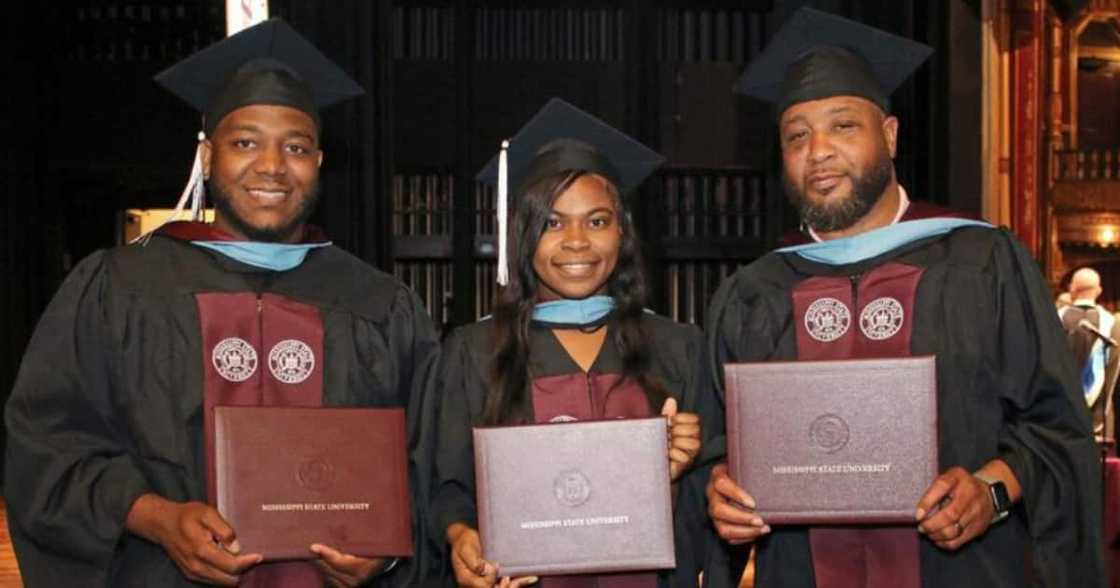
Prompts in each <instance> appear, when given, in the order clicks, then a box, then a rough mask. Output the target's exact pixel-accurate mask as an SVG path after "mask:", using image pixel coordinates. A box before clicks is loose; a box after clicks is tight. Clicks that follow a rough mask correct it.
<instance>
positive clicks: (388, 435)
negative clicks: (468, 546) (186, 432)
mask: <svg viewBox="0 0 1120 588" xmlns="http://www.w3.org/2000/svg"><path fill="white" fill-rule="evenodd" d="M214 424H215V448H216V451H215V472H216V482H217V490H218V492H217V505H216V506H217V509H218V512H220V513H221V514H222V516H223V517H225V519H226V520H227V521H229V523H230V525H232V526H233V529H234V531H235V532H236V533H237V539H238V541H239V542H240V543H241V551H242V553H260V554H262V555H263V556H264V557H265V559H266V560H278V559H315V558H317V557H318V556H317V555H315V554H314V553H312V552H311V551H309V550H308V547H309V546H310V545H311V544H312V543H322V544H324V545H328V546H330V547H333V548H335V549H338V550H340V551H342V552H343V553H349V554H351V555H357V556H362V557H385V556H410V555H412V514H411V508H410V498H409V489H408V457H407V453H406V447H407V435H406V432H405V418H404V410H402V409H399V408H392V409H373V408H284V407H232V406H218V407H215V408H214Z"/></svg>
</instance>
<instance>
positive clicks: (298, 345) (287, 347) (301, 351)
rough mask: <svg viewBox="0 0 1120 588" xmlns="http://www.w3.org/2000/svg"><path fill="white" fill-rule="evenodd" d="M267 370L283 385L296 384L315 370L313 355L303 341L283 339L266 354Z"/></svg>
mask: <svg viewBox="0 0 1120 588" xmlns="http://www.w3.org/2000/svg"><path fill="white" fill-rule="evenodd" d="M268 370H269V371H270V372H272V375H273V377H275V378H276V379H277V380H280V381H281V382H284V383H285V384H298V383H300V382H302V381H304V380H306V379H307V378H308V376H310V375H311V372H312V371H314V370H315V353H314V352H312V351H311V348H310V347H308V346H307V344H306V343H304V342H303V341H297V340H295V339H285V340H283V341H281V342H279V343H277V344H276V345H274V346H273V347H272V351H270V352H269V353H268Z"/></svg>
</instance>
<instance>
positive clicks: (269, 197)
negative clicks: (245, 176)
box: [245, 188, 291, 204]
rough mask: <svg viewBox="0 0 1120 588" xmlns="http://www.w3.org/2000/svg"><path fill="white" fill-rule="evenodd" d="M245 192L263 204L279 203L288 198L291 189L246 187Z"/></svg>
mask: <svg viewBox="0 0 1120 588" xmlns="http://www.w3.org/2000/svg"><path fill="white" fill-rule="evenodd" d="M245 192H246V193H248V194H249V196H250V197H252V198H253V199H255V200H257V201H259V202H261V203H262V204H277V203H279V202H280V201H282V200H284V199H285V198H287V197H288V194H290V193H291V190H289V189H284V188H246V189H245Z"/></svg>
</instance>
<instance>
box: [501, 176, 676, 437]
mask: <svg viewBox="0 0 1120 588" xmlns="http://www.w3.org/2000/svg"><path fill="white" fill-rule="evenodd" d="M584 175H588V172H582V171H569V172H563V173H559V174H555V175H552V176H548V177H545V178H542V179H540V180H538V181H536V182H535V183H533V184H531V185H529V186H527V187H526V188H525V189H524V190H523V191H522V193H521V194H520V196H519V197H518V198H516V199H514V205H513V211H512V217H511V219H510V220H511V222H510V226H509V239H508V243H509V244H510V245H509V246H510V256H509V259H510V275H509V284H508V285H507V286H506V287H505V288H502V289H501V290H500V291H499V292H498V296H497V300H496V302H495V305H494V312H493V321H494V337H495V345H494V349H495V352H494V356H493V359H492V361H491V364H490V383H491V386H490V390H489V393H488V394H487V396H486V405H485V409H484V413H483V414H484V420H485V422H486V423H487V424H490V425H498V424H510V423H526V422H529V421H530V420H531V415H532V400H531V395H530V391H529V390H530V382H531V377H530V374H529V351H530V349H529V347H530V343H529V341H530V338H529V337H530V323H531V321H532V317H533V307H534V305H535V304H536V303H537V291H538V289H539V288H540V279H539V278H538V277H537V274H536V271H535V270H534V269H533V256H534V255H536V251H537V244H538V242H539V241H540V238H541V235H543V234H544V230H545V226H546V224H547V222H548V219H549V216H550V215H551V214H552V206H553V204H554V203H555V202H556V199H557V198H559V197H560V195H561V194H563V193H564V192H565V191H567V189H568V188H570V187H571V186H572V184H574V183H575V181H576V180H578V179H579V178H580V177H582V176H584ZM599 177H602V176H599ZM604 180H605V178H604ZM603 184H604V185H605V186H606V187H607V192H608V193H609V194H610V196H611V200H612V201H613V202H614V208H615V213H616V214H615V216H616V218H617V222H618V223H619V230H620V232H621V239H620V241H619V250H618V262H617V264H616V265H615V268H614V272H613V273H611V276H610V278H609V279H608V280H607V294H608V295H610V296H612V297H614V299H615V308H614V311H613V313H612V316H611V320H610V323H609V324H610V325H611V330H610V332H609V333H608V336H609V337H611V338H613V341H614V343H615V344H616V345H618V348H619V349H620V351H621V353H622V376H623V377H622V379H621V380H619V383H621V382H623V381H626V380H632V381H634V382H637V384H638V385H639V386H640V387H641V388H642V390H644V391H645V394H646V400H647V401H648V402H649V405H650V411H651V412H652V413H653V414H656V413H657V412H658V411H659V410H660V409H661V404H662V403H663V402H664V401H665V399H666V398H667V397H668V394H667V393H666V391H665V388H664V386H662V385H661V384H660V383H658V382H657V381H655V380H654V379H653V378H652V377H651V376H650V373H649V371H650V365H651V351H650V345H649V343H648V339H647V337H646V333H645V331H644V329H643V328H642V321H641V319H642V314H643V313H644V312H645V303H646V282H645V277H644V275H643V271H642V255H641V245H640V241H639V240H638V235H637V232H636V231H635V229H634V223H633V220H632V219H631V217H630V214H629V213H628V212H627V210H626V208H625V204H624V202H623V199H622V197H621V195H620V194H619V192H618V189H617V188H616V187H615V186H614V185H613V184H612V183H611V182H610V181H604V182H603ZM616 385H617V384H616Z"/></svg>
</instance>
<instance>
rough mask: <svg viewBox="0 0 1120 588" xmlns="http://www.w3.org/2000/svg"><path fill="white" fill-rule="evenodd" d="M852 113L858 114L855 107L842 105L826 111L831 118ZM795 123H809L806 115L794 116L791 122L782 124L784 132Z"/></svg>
mask: <svg viewBox="0 0 1120 588" xmlns="http://www.w3.org/2000/svg"><path fill="white" fill-rule="evenodd" d="M850 112H856V108H855V107H854V106H852V105H851V104H840V105H837V106H833V107H832V108H829V109H828V110H827V111H825V114H826V115H829V116H831V115H836V114H845V113H850ZM795 122H804V123H807V122H808V119H807V118H806V117H805V115H804V114H798V115H797V116H794V117H792V118H790V119H789V120H787V121H785V122H784V123H782V130H785V128H786V126H787V125H790V124H793V123H795Z"/></svg>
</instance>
